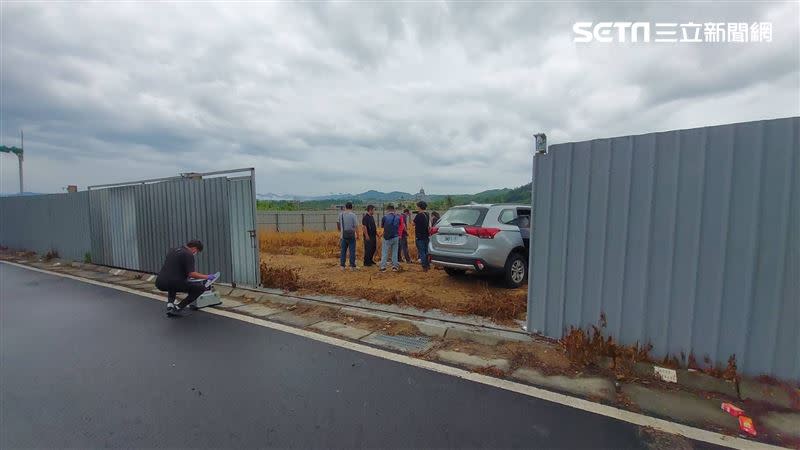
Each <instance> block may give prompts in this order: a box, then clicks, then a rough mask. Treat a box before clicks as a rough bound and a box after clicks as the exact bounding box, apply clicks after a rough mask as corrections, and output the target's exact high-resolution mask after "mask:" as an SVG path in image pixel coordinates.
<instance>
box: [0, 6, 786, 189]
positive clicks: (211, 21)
mask: <svg viewBox="0 0 800 450" xmlns="http://www.w3.org/2000/svg"><path fill="white" fill-rule="evenodd" d="M753 3H755V2H749V3H714V4H707V3H703V4H697V3H665V2H661V3H659V4H657V5H637V4H635V3H614V4H611V5H610V6H599V5H597V4H593V3H574V4H565V3H555V2H553V3H522V2H515V3H504V4H499V3H491V4H489V3H471V2H470V3H466V2H460V3H441V2H430V3H421V2H420V3H389V2H381V3H365V2H361V3H304V4H296V3H288V2H287V3H269V4H253V3H246V4H245V3H242V4H224V5H222V4H210V3H170V4H165V3H159V4H155V3H144V2H142V3H133V2H128V3H124V4H95V3H55V2H42V3H35V4H26V3H9V2H5V1H4V2H3V3H2V6H0V9H1V10H2V19H1V20H2V36H0V38H1V39H0V46H1V47H2V58H1V59H2V61H1V62H2V67H0V71H1V72H2V73H1V74H0V75H1V76H2V86H1V87H0V90H1V91H2V102H0V103H2V104H1V105H0V107H1V109H2V124H0V138H2V143H3V144H4V145H19V129H20V128H22V129H24V130H25V150H26V159H25V181H26V185H25V188H26V190H27V191H33V192H58V191H60V190H61V188H62V187H63V186H66V185H67V184H78V185H79V186H80V187H81V188H85V186H86V185H89V184H100V183H108V182H116V181H124V180H135V179H141V178H153V177H161V176H171V175H175V174H177V173H179V172H185V171H209V170H217V169H223V168H235V167H249V166H253V167H255V168H256V171H257V172H256V173H257V178H258V179H257V190H258V192H259V193H266V192H275V193H294V194H326V193H330V192H351V193H357V192H362V191H365V190H367V189H378V190H385V191H388V190H404V191H416V190H418V189H419V187H420V186H424V187H425V189H426V191H428V192H432V193H461V192H477V191H480V190H484V189H489V188H497V187H513V186H518V185H522V184H524V183H527V182H529V181H530V161H531V148H532V142H531V137H530V136H531V135H532V134H533V133H535V132H546V133H547V134H548V136H549V140H550V143H551V144H552V143H558V142H568V141H576V140H584V139H591V138H597V137H609V136H615V135H624V134H633V133H637V134H638V133H645V132H650V131H663V130H669V129H676V128H690V127H698V126H704V125H713V124H722V123H730V122H740V121H747V120H756V119H764V118H776V117H786V116H796V115H800V97H799V96H800V94H799V92H800V27H798V20H800V6H799V5H800V3H798V2H772V3H757V4H753ZM576 21H592V22H599V21H648V22H654V23H655V22H681V23H683V22H688V21H693V22H699V23H703V22H709V21H713V22H748V23H752V22H772V24H773V40H772V42H771V43H748V44H711V43H701V44H687V43H677V44H661V43H652V42H651V43H649V44H642V43H640V44H619V43H616V44H602V43H592V44H575V43H573V37H574V33H573V31H572V25H573V23H574V22H576ZM0 165H1V167H0V177H2V178H0V191H2V192H6V193H8V192H15V191H16V190H17V183H18V181H17V165H16V158H14V157H13V156H12V155H9V154H2V156H0Z"/></svg>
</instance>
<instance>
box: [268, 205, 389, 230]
mask: <svg viewBox="0 0 800 450" xmlns="http://www.w3.org/2000/svg"><path fill="white" fill-rule="evenodd" d="M363 214H364V213H363V211H359V212H356V215H357V216H359V218H360V217H361V216H362V215H363ZM382 217H383V213H382V212H378V211H375V221H376V222H377V223H380V222H381V218H382ZM338 219H339V211H336V210H325V211H258V213H257V222H258V232H259V233H266V232H270V231H286V232H295V231H336V222H337V220H338Z"/></svg>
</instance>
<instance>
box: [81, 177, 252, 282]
mask: <svg viewBox="0 0 800 450" xmlns="http://www.w3.org/2000/svg"><path fill="white" fill-rule="evenodd" d="M248 170H249V169H248ZM212 175H215V174H212ZM253 176H254V174H253V172H252V171H251V175H250V176H248V177H240V178H236V179H230V178H227V177H224V176H218V177H211V178H209V177H206V178H201V177H186V178H174V179H166V180H158V181H157V182H140V183H137V184H131V183H129V184H128V185H124V186H113V187H107V186H101V189H95V190H92V191H90V220H91V223H92V233H91V236H92V249H93V250H92V251H93V254H96V255H97V256H96V258H95V260H94V261H95V262H97V263H99V264H105V265H110V266H116V267H123V268H128V269H134V270H142V271H147V272H158V271H159V270H160V268H161V264H163V261H164V256H165V255H166V253H167V250H168V249H170V248H172V247H176V246H180V245H183V244H184V243H186V242H187V241H189V240H190V239H200V240H201V241H203V244H204V249H203V251H202V252H201V253H199V254H198V255H197V257H196V265H197V270H198V271H200V272H214V271H220V272H222V277H221V281H223V282H232V283H238V284H242V285H250V286H254V285H256V284H257V277H256V275H255V274H256V272H255V266H256V265H257V263H256V259H255V258H256V257H257V253H256V252H255V250H254V249H252V248H251V250H250V252H249V255H250V256H251V257H252V259H251V260H250V262H248V263H245V264H246V267H244V268H242V264H243V263H242V262H241V261H239V262H237V264H238V265H237V266H236V267H234V260H233V257H232V253H233V252H234V251H235V252H236V255H237V257H240V258H242V257H244V256H245V253H247V252H246V250H243V249H242V248H240V247H241V245H240V242H239V241H240V240H241V237H240V235H241V234H246V235H247V236H248V244H249V245H250V246H251V247H252V245H253V244H252V242H251V240H250V238H249V236H250V235H249V233H247V230H252V229H253V215H254V210H255V204H254V202H253V201H252V198H253V195H252V187H251V191H245V189H243V187H244V186H245V185H246V186H248V187H250V186H252V182H253V181H252V180H253ZM234 204H235V205H236V206H235V207H234V206H232V205H234ZM247 205H249V208H248V207H247ZM239 215H241V217H239ZM248 222H249V225H247V226H246V227H245V229H244V230H240V229H237V230H236V231H235V233H232V226H234V225H235V226H237V227H244V226H245V223H248ZM234 234H235V236H234ZM234 247H236V248H235V249H234Z"/></svg>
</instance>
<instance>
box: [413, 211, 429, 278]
mask: <svg viewBox="0 0 800 450" xmlns="http://www.w3.org/2000/svg"><path fill="white" fill-rule="evenodd" d="M417 208H419V211H417V215H416V216H414V237H415V238H416V239H415V242H416V244H417V253H418V254H419V262H420V263H421V264H422V271H423V272H427V271H428V269H429V268H430V262H429V261H428V242H429V240H430V223H431V218H430V216H429V215H428V211H426V210H427V209H428V204H427V203H425V201H423V200H420V201H418V202H417Z"/></svg>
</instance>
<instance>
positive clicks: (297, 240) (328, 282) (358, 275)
mask: <svg viewBox="0 0 800 450" xmlns="http://www.w3.org/2000/svg"><path fill="white" fill-rule="evenodd" d="M259 240H260V243H261V250H262V254H261V261H262V263H264V265H263V267H262V282H264V283H265V285H267V286H271V287H280V288H289V289H298V290H300V291H305V292H314V293H322V294H332V295H341V296H347V297H354V298H364V299H368V300H372V301H376V302H380V303H387V304H398V305H406V306H414V307H417V308H420V309H432V308H436V309H441V310H444V311H447V312H451V313H455V314H476V315H480V316H484V317H488V318H490V319H492V320H494V321H496V322H498V323H510V322H511V321H512V319H524V317H525V308H526V298H527V289H526V288H524V287H523V288H521V289H515V290H510V289H506V288H504V287H502V286H500V285H499V284H498V283H497V282H495V281H493V280H492V279H487V278H483V277H478V276H470V275H467V276H464V277H456V278H454V277H450V276H448V275H447V274H446V273H445V272H444V271H442V270H430V271H429V272H427V273H424V272H422V267H421V266H420V265H419V264H403V265H402V271H401V272H397V273H395V272H391V271H386V272H383V273H382V272H379V271H378V268H377V266H373V267H360V266H361V262H362V253H361V252H362V249H363V247H362V246H363V243H362V242H361V241H359V242H358V251H357V254H358V260H357V264H358V265H359V270H358V271H355V272H351V271H349V270H348V271H346V272H342V271H341V269H340V268H339V261H338V238H337V234H336V233H331V232H327V233H322V232H302V233H267V234H264V235H261V236H259ZM412 257H413V258H416V250H415V249H413V250H412ZM378 259H379V257H376V260H378Z"/></svg>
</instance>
